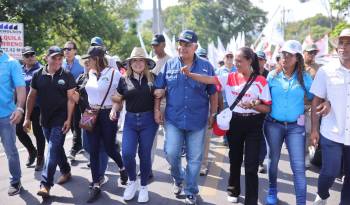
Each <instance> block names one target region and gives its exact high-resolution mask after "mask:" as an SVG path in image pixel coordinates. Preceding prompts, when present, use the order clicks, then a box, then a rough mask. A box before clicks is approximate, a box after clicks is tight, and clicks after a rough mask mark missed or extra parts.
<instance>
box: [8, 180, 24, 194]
mask: <svg viewBox="0 0 350 205" xmlns="http://www.w3.org/2000/svg"><path fill="white" fill-rule="evenodd" d="M21 189H22V184H21V182H18V183H16V184H11V186H10V188H9V190H8V192H7V193H8V195H9V196H13V195H16V194H19V193H20V192H21Z"/></svg>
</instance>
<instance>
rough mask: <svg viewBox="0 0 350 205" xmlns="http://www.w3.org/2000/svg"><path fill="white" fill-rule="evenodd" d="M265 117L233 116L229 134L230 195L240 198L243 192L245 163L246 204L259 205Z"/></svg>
mask: <svg viewBox="0 0 350 205" xmlns="http://www.w3.org/2000/svg"><path fill="white" fill-rule="evenodd" d="M263 120H264V115H260V114H259V115H255V116H247V117H242V116H233V117H232V119H231V122H230V130H229V131H228V132H227V139H228V144H229V148H230V150H229V158H230V177H229V181H228V188H227V191H228V194H229V195H231V196H234V197H238V196H239V195H240V192H241V187H240V177H241V166H242V162H243V152H244V167H245V188H246V189H245V190H246V193H245V203H244V204H246V205H257V204H258V190H259V187H258V186H259V181H258V167H259V150H260V141H261V140H262V136H263V134H262V123H263Z"/></svg>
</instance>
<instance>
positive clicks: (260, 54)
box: [256, 51, 266, 60]
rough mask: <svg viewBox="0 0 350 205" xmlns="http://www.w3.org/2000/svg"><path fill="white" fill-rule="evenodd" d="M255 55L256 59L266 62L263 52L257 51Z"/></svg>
mask: <svg viewBox="0 0 350 205" xmlns="http://www.w3.org/2000/svg"><path fill="white" fill-rule="evenodd" d="M256 55H257V56H258V58H260V59H264V60H266V54H265V53H264V51H258V52H256Z"/></svg>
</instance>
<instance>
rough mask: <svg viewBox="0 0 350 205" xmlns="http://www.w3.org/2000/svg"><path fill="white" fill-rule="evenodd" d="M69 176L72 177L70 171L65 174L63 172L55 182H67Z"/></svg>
mask: <svg viewBox="0 0 350 205" xmlns="http://www.w3.org/2000/svg"><path fill="white" fill-rule="evenodd" d="M71 178H72V174H71V173H70V172H68V173H67V174H63V175H61V176H60V178H58V180H57V184H64V183H66V182H68V181H69V180H70V179H71Z"/></svg>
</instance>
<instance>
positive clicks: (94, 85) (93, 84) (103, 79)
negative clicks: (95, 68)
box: [85, 68, 121, 106]
mask: <svg viewBox="0 0 350 205" xmlns="http://www.w3.org/2000/svg"><path fill="white" fill-rule="evenodd" d="M112 71H113V68H105V69H103V70H102V72H101V76H100V78H99V79H98V80H97V76H96V74H95V73H93V72H92V71H90V72H89V80H88V81H87V83H86V86H85V89H86V93H87V95H88V101H89V104H90V105H93V106H99V105H101V103H102V100H103V98H104V97H105V95H106V92H107V89H108V87H109V83H110V82H111V77H112ZM120 77H121V74H120V72H119V71H118V70H117V69H114V77H113V82H112V85H111V88H110V90H109V92H108V95H107V98H106V101H105V103H104V104H103V106H111V105H112V99H111V97H112V96H113V95H115V94H116V93H117V87H118V83H119V79H120Z"/></svg>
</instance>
